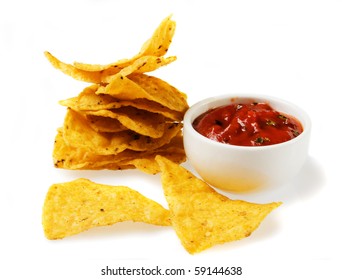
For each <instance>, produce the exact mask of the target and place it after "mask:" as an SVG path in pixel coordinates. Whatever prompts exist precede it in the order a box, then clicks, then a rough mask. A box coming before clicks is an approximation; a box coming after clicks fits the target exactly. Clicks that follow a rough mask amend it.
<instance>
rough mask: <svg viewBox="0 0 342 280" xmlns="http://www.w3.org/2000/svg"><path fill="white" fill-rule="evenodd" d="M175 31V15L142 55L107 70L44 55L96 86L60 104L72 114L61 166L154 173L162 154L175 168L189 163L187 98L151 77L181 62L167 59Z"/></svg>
mask: <svg viewBox="0 0 342 280" xmlns="http://www.w3.org/2000/svg"><path fill="white" fill-rule="evenodd" d="M175 26H176V24H175V22H174V21H172V20H171V17H170V16H169V17H167V18H165V19H164V20H163V21H162V22H161V24H160V25H159V26H158V27H157V29H156V30H155V32H154V33H153V35H152V37H151V38H150V39H149V40H147V41H146V42H145V43H144V44H143V46H142V48H141V50H140V52H139V53H138V54H137V55H135V56H133V57H132V58H131V59H121V60H119V61H117V62H114V63H110V64H106V65H99V64H86V63H80V62H75V63H74V64H67V63H64V62H62V61H60V60H59V59H57V58H56V57H54V56H53V55H52V54H51V53H49V52H45V56H46V57H47V59H48V60H49V61H50V63H51V64H52V65H53V66H54V67H55V68H57V69H58V70H60V71H62V72H63V73H64V74H67V75H69V76H71V77H73V78H74V79H76V80H81V81H85V82H90V83H92V84H91V85H90V86H88V87H86V88H85V89H84V90H83V91H82V92H81V93H79V94H78V95H77V96H75V97H71V98H69V99H66V100H62V101H60V104H61V105H63V106H66V107H67V108H68V109H67V113H66V116H65V119H64V124H63V126H62V127H61V128H59V129H58V133H57V136H56V139H55V145H54V151H53V159H54V164H55V166H56V167H58V168H65V169H111V170H117V169H129V168H138V169H140V170H142V171H144V172H147V173H151V174H155V173H157V172H159V166H158V164H157V163H156V162H155V160H154V157H155V156H156V155H157V154H160V155H163V156H165V157H167V158H169V159H170V160H172V161H174V162H176V163H181V162H183V161H185V159H186V157H185V152H184V148H183V142H182V141H180V139H181V138H182V132H181V129H182V120H183V117H184V114H185V111H186V110H187V109H188V107H189V106H188V103H187V96H186V94H184V93H183V92H181V91H179V90H178V89H177V88H175V87H174V86H172V85H170V84H169V83H167V82H166V81H164V80H162V79H160V78H157V77H154V76H151V75H147V74H146V72H151V71H154V70H157V69H158V68H159V67H162V66H165V65H168V64H170V63H172V62H173V61H175V60H176V57H175V56H170V57H165V54H166V53H167V51H168V49H169V46H170V44H171V42H172V38H173V35H174V32H175Z"/></svg>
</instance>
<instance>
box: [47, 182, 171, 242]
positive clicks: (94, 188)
mask: <svg viewBox="0 0 342 280" xmlns="http://www.w3.org/2000/svg"><path fill="white" fill-rule="evenodd" d="M42 220H43V227H44V232H45V235H46V237H47V238H48V239H60V238H64V237H66V236H70V235H74V234H78V233H80V232H83V231H85V230H88V229H90V228H93V227H98V226H107V225H113V224H115V223H118V222H123V221H134V222H144V223H148V224H153V225H160V226H168V225H170V216H169V211H168V210H166V209H165V208H163V207H162V206H161V205H160V204H158V203H157V202H155V201H153V200H150V199H148V198H146V197H145V196H143V195H142V194H140V193H139V192H137V191H135V190H133V189H130V188H129V187H126V186H115V187H114V186H108V185H102V184H96V183H93V182H91V181H89V180H87V179H77V180H74V181H71V182H67V183H61V184H54V185H52V186H51V187H50V189H49V191H48V193H47V196H46V199H45V203H44V206H43V217H42Z"/></svg>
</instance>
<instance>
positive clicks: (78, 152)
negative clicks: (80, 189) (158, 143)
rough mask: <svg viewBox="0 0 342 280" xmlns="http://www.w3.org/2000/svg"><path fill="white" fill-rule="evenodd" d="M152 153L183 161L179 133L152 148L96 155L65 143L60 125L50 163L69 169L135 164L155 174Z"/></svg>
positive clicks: (136, 166) (125, 166) (130, 165)
mask: <svg viewBox="0 0 342 280" xmlns="http://www.w3.org/2000/svg"><path fill="white" fill-rule="evenodd" d="M156 155H163V156H165V157H167V158H169V159H171V160H173V161H175V162H178V163H181V162H183V161H185V159H186V157H185V152H184V147H183V140H182V137H181V135H177V136H176V137H174V138H173V139H172V140H171V141H170V143H168V144H166V145H164V146H162V147H159V148H157V149H154V150H147V151H141V152H140V151H132V150H129V149H127V150H125V151H123V152H121V153H119V154H116V155H97V154H94V153H92V152H89V151H87V150H85V149H83V148H80V147H73V146H69V145H67V144H66V143H65V141H64V138H63V130H62V129H60V130H58V133H57V135H56V138H55V144H54V150H53V160H54V165H55V167H57V168H64V169H71V170H80V169H91V170H98V169H110V170H123V169H131V168H138V169H140V170H141V171H144V172H146V173H149V174H156V173H158V172H159V171H160V169H159V165H158V164H157V163H156V161H155V156H156ZM147 163H148V165H147Z"/></svg>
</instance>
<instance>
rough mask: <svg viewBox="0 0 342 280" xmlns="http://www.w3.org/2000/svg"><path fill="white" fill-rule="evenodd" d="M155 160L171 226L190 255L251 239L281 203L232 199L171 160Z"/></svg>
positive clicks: (158, 157)
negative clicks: (246, 238) (259, 202)
mask: <svg viewBox="0 0 342 280" xmlns="http://www.w3.org/2000/svg"><path fill="white" fill-rule="evenodd" d="M156 161H157V162H158V164H159V165H160V169H161V172H162V184H163V189H164V193H165V197H166V200H167V202H168V204H169V208H170V211H171V221H172V225H173V227H174V229H175V231H176V233H177V235H178V237H179V238H180V240H181V243H182V245H183V246H184V248H185V249H186V250H187V251H188V252H189V253H191V254H194V253H198V252H201V251H203V250H205V249H207V248H210V247H212V246H214V245H216V244H221V243H225V242H230V241H234V240H239V239H241V238H244V237H248V236H249V235H250V234H251V233H252V232H253V231H254V230H255V229H257V228H258V226H259V225H260V223H261V222H262V220H263V219H264V218H265V217H266V216H267V215H268V214H269V213H270V212H271V211H272V210H273V209H275V208H277V207H278V206H279V205H280V204H281V203H276V202H273V203H269V204H256V203H249V202H246V201H242V200H230V199H229V198H227V197H225V196H223V195H221V194H219V193H218V192H216V191H215V190H214V189H213V188H211V187H210V186H209V185H208V184H206V183H205V182H204V181H202V180H200V179H198V178H197V177H195V176H194V175H193V174H191V173H190V172H189V171H188V170H186V169H184V168H183V167H181V166H179V165H177V164H175V163H173V162H172V161H170V160H168V159H166V158H163V157H161V156H157V157H156Z"/></svg>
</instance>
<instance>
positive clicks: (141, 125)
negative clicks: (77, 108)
mask: <svg viewBox="0 0 342 280" xmlns="http://www.w3.org/2000/svg"><path fill="white" fill-rule="evenodd" d="M83 113H84V114H85V115H92V116H101V117H107V118H111V119H116V120H118V121H119V122H120V123H121V124H122V125H123V126H124V127H126V128H127V129H130V130H132V131H135V132H137V133H139V134H141V135H145V136H150V137H152V138H159V137H162V136H163V134H164V131H165V126H167V125H168V123H167V122H166V120H165V117H164V116H162V115H160V114H156V113H151V112H149V111H146V110H139V109H137V108H134V107H131V106H126V107H123V108H119V109H113V110H98V111H83Z"/></svg>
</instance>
